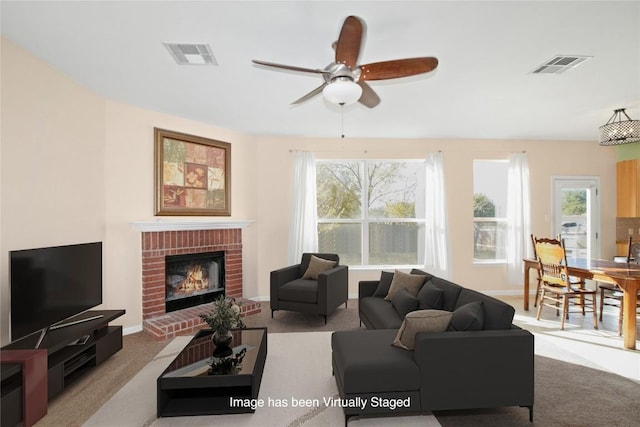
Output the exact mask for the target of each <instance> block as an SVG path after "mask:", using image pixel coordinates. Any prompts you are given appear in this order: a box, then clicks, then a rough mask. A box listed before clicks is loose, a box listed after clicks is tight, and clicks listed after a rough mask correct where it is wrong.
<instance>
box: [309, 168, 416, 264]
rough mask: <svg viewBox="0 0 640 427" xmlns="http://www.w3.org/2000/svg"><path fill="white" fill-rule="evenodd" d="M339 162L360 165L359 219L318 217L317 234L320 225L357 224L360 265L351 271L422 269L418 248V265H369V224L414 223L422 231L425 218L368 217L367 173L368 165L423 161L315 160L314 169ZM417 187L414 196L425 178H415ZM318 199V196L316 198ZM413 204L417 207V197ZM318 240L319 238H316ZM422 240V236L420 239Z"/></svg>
mask: <svg viewBox="0 0 640 427" xmlns="http://www.w3.org/2000/svg"><path fill="white" fill-rule="evenodd" d="M341 162H351V163H360V164H361V167H362V168H363V169H362V171H363V172H364V173H363V181H364V182H363V183H362V192H361V194H360V218H320V217H319V216H318V218H317V223H318V231H317V232H318V233H319V227H320V224H359V225H360V232H361V237H360V254H361V255H360V264H355V265H349V268H352V269H356V270H357V269H362V270H367V269H380V268H418V267H424V250H421V249H420V247H418V253H417V254H416V256H417V257H418V258H422V260H420V259H418V264H369V262H370V253H369V243H370V233H369V227H370V225H371V224H376V223H378V224H385V223H396V224H398V223H415V224H419V225H422V229H423V230H424V228H425V225H426V224H425V218H424V214H422V215H421V216H422V218H417V216H419V215H418V213H417V212H416V218H398V217H394V218H380V217H370V216H369V209H368V188H369V174H368V173H367V170H368V165H369V164H370V163H373V162H399V163H422V164H424V162H425V161H424V160H423V159H316V167H317V166H318V165H319V164H321V163H325V164H326V163H341ZM416 178H417V179H418V183H417V184H418V185H417V188H416V195H417V191H419V189H421V188H424V183H425V179H426V176H424V175H423V176H422V177H420V176H417V177H416ZM420 179H422V185H420V182H419V180H420ZM316 185H317V184H316ZM316 197H319V194H318V195H317V196H316ZM414 203H415V204H416V205H417V204H418V203H417V196H416V200H415V201H414ZM318 240H319V236H318ZM422 240H424V236H423V238H422Z"/></svg>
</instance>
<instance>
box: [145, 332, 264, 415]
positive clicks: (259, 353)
mask: <svg viewBox="0 0 640 427" xmlns="http://www.w3.org/2000/svg"><path fill="white" fill-rule="evenodd" d="M232 347H233V352H234V355H235V354H238V353H240V352H242V351H243V349H244V350H245V351H244V358H243V359H242V364H241V366H240V367H239V368H240V369H239V371H238V372H237V373H234V374H227V375H213V374H210V373H209V371H210V363H211V362H212V360H213V359H212V354H213V351H214V350H215V346H214V344H213V342H212V341H211V331H210V330H208V329H205V330H201V331H198V333H197V334H196V336H195V337H194V338H193V339H192V340H191V341H190V342H189V344H187V346H186V347H185V348H184V349H183V350H182V351H181V352H180V353H179V354H178V355H177V356H176V358H175V359H174V360H173V362H171V364H170V365H169V366H168V367H167V369H165V370H164V372H163V373H162V374H161V375H160V376H159V377H158V381H157V396H158V407H157V414H158V417H173V416H184V415H213V414H238V413H247V412H255V407H254V409H252V407H251V405H237V404H234V405H232V404H231V400H232V399H231V398H234V399H257V398H258V391H259V390H260V382H261V381H262V372H263V371H264V364H265V361H266V359H267V328H247V329H239V330H235V331H233V344H232ZM232 357H234V356H232Z"/></svg>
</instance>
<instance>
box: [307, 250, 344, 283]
mask: <svg viewBox="0 0 640 427" xmlns="http://www.w3.org/2000/svg"><path fill="white" fill-rule="evenodd" d="M336 264H337V262H336V261H331V260H328V259H322V258H318V257H317V256H315V255H311V259H310V260H309V267H308V268H307V271H305V272H304V274H303V275H302V278H303V279H311V280H318V274H320V273H322V272H323V271H327V270H331V269H332V268H333V267H335V265H336Z"/></svg>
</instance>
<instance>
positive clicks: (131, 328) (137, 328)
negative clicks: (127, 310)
mask: <svg viewBox="0 0 640 427" xmlns="http://www.w3.org/2000/svg"><path fill="white" fill-rule="evenodd" d="M138 332H142V325H136V326H129V327H128V328H122V335H131V334H136V333H138Z"/></svg>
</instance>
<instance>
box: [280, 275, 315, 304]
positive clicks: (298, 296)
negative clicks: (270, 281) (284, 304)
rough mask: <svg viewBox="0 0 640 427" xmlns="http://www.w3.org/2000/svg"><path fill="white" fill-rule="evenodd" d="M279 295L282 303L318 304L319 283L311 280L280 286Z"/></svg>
mask: <svg viewBox="0 0 640 427" xmlns="http://www.w3.org/2000/svg"><path fill="white" fill-rule="evenodd" d="M278 295H279V298H280V300H282V301H296V302H305V303H311V304H314V303H317V302H318V281H317V280H309V279H296V280H293V281H291V282H289V283H285V284H284V285H282V286H280V289H279V292H278Z"/></svg>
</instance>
